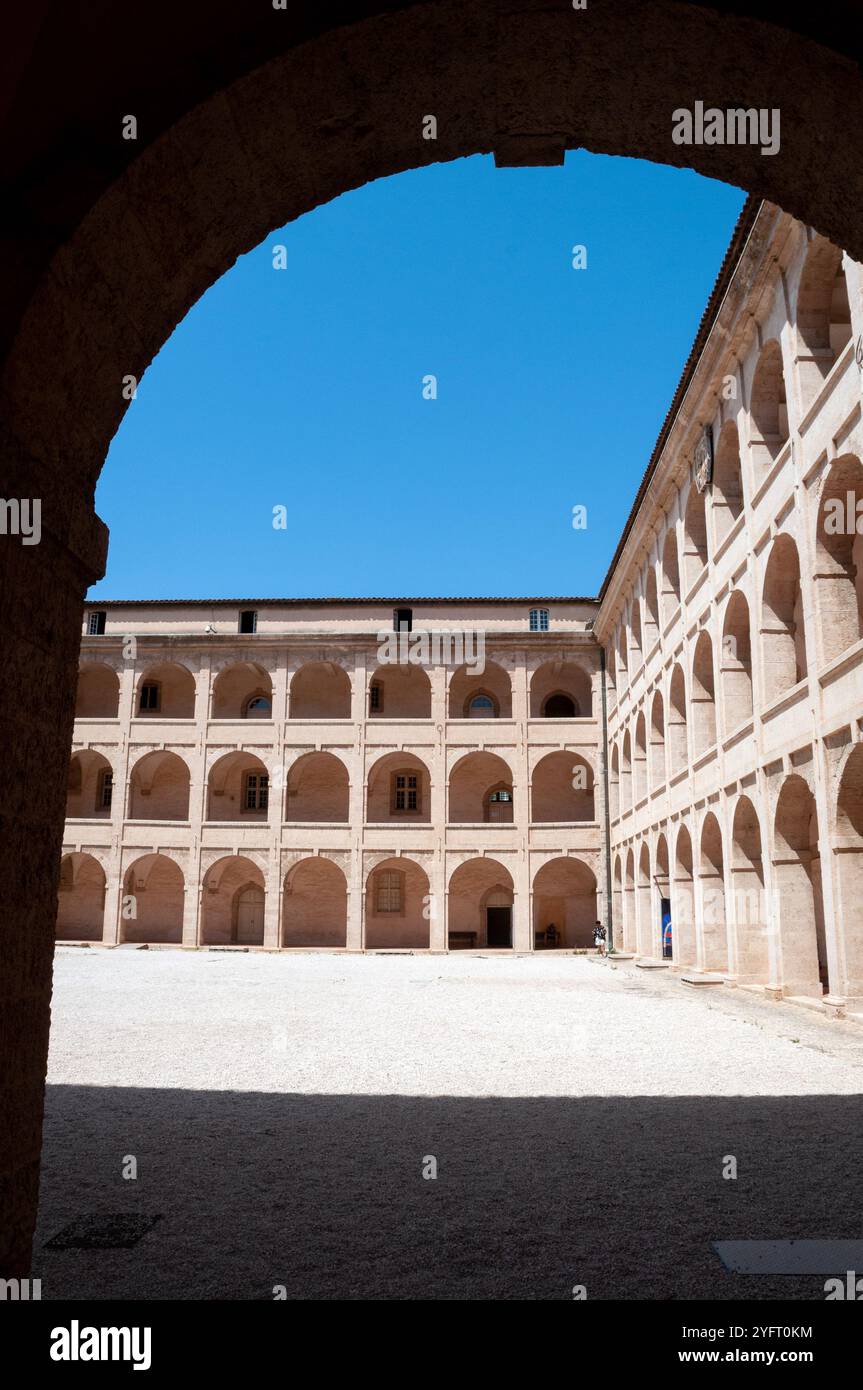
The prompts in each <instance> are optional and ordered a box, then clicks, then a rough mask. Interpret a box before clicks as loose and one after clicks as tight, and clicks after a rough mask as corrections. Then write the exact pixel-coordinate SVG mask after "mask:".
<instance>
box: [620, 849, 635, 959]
mask: <svg viewBox="0 0 863 1390" xmlns="http://www.w3.org/2000/svg"><path fill="white" fill-rule="evenodd" d="M623 949H624V951H626V952H630V951H632V952H634V951H635V949H636V920H635V856H634V854H633V852H632V849H628V850H627V852H626V869H625V877H624V889H623Z"/></svg>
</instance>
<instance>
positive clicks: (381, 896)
mask: <svg viewBox="0 0 863 1390" xmlns="http://www.w3.org/2000/svg"><path fill="white" fill-rule="evenodd" d="M375 910H376V911H377V912H401V910H402V875H401V874H400V873H398V871H397V870H392V871H385V872H383V873H379V874H377V875H376V876H375Z"/></svg>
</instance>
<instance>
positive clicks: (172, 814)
mask: <svg viewBox="0 0 863 1390" xmlns="http://www.w3.org/2000/svg"><path fill="white" fill-rule="evenodd" d="M402 606H411V604H410V601H409V600H405V601H404V604H403V605H402ZM241 607H242V605H235V607H234V609H233V611H232V612H231V614H230V616H228V615H227V612H226V609H225V608H224V607H222V606H212V605H209V604H206V603H202V604H199V605H196V604H191V603H190V604H186V605H180V606H176V605H172V604H165V605H160V604H152V605H137V604H136V605H123V604H118V605H113V604H107V605H104V611H106V613H107V622H106V627H105V633H104V635H93V636H88V635H85V636H84V639H83V644H82V658H81V669H82V672H84V673H85V675H84V680H83V682H82V692H81V695H80V698H79V711H85V710H86V711H87V713H83V712H79V715H78V718H77V720H76V725H75V742H74V752H75V756H76V758H77V759H78V761H79V762H80V764H81V772H82V777H81V784H82V788H81V791H80V792H77V793H75V794H74V796H73V794H72V793H70V798H72V799H70V807H71V808H72V810H71V811H70V818H69V820H68V823H67V830H66V843H65V845H64V853H66V854H67V855H68V854H74V853H82V854H88V853H90V854H92V855H93V856H94V857H95V858H96V859H98V862H99V864H101V865H102V868H103V870H104V874H105V892H104V899H105V901H104V913H102V914H100V915H99V916H100V923H101V925H100V928H99V931H98V933H94V932H93V928H92V926H91V927H89V928H88V930H89V932H90V934H96V935H99V936H101V937H102V939H103V940H104V941H105V942H106V943H114V942H116V941H118V940H127V941H144V940H149V941H152V942H154V943H157V944H180V943H182V944H183V945H185V946H187V947H194V946H196V945H231V944H236V945H244V944H245V945H250V946H254V945H263V946H265V947H267V948H269V949H280V948H282V947H284V948H291V947H306V948H314V947H321V948H327V949H332V948H339V947H340V948H342V949H344V948H345V947H347V949H349V950H362V949H387V948H392V949H429V948H431V949H433V950H446V949H448V946H449V945H451V944H452V945H455V946H459V947H463V946H464V945H465V942H466V940H470V942H471V944H476V945H477V946H482V945H485V944H486V943H487V933H486V921H487V915H488V910H489V907H491V908H495V909H498V917H497V920H498V922H499V921H500V910H502V909H505V908H506V907H507V906H509V907H510V909H511V913H510V931H511V938H510V939H511V941H512V944H513V946H514V947H515V948H516V949H519V950H531V949H533V946H534V941H535V931H536V930H542V931H544V930H545V927H546V925H547V923H545V922H543V924H542V927H541V928H540V927H539V926H538V923H537V920H536V918H537V911H538V903H535V902H534V881H535V878H536V876H537V874H538V873H539V872H540V871H541V870H542V869H543V867H544V866H546V865H548V864H554V863H555V862H556V861H558V860H562V861H563V862H564V863H565V864H568V863H572V864H576V865H578V866H580V867H583V870H584V877H583V878H582V879H581V880H579V881H580V882H581V883H582V885H583V884H584V883H587V884H588V897H589V899H590V901H589V914H588V910H587V905H586V904H587V898H585V904H584V914H583V915H584V918H585V921H586V920H587V915H589V917H590V923H591V925H592V923H593V920H594V919H595V917H597V916H601V915H603V913H604V888H605V884H604V876H603V872H602V862H603V861H602V843H603V820H604V800H603V794H602V779H601V776H600V775H599V769H600V767H601V755H600V731H601V718H600V714H601V697H600V671H599V665H600V653H599V647H598V644H597V643H596V641H595V639H594V638H593V636H592V633H591V632H590V630H589V628H588V626H587V624H588V622H589V621H590V620H591V619H592V618H593V617H594V616H595V614H596V611H597V606H596V604H595V603H590V602H588V601H581V600H576V601H567V600H560V601H556V600H536V601H529V600H525V601H524V602H521V603H519V604H514V603H510V602H509V601H508V600H504V601H501V602H500V603H499V604H494V603H490V602H485V603H483V602H478V603H475V604H474V603H469V602H464V601H459V600H454V601H453V602H452V604H451V605H444V604H440V603H439V604H435V605H429V608H428V610H427V611H423V609H422V607H421V605H420V603H418V602H414V603H413V605H412V607H413V633H412V634H411V636H412V637H413V636H414V635H415V634H418V633H419V632H421V631H423V630H425V629H426V627H427V628H428V630H433V631H436V632H438V633H440V634H453V633H460V632H465V631H467V630H470V631H471V632H472V633H474V634H482V636H483V638H484V639H485V641H486V643H487V645H486V650H485V654H484V655H485V659H484V661H483V662H481V663H477V661H476V660H474V659H471V660H470V661H469V662H468V661H467V660H466V661H465V664H463V665H462V666H458V665H455V664H446V663H441V662H438V664H435V663H434V661H430V662H429V664H428V665H416V664H413V663H408V664H405V665H399V664H392V663H387V662H382V660H381V655H380V645H381V644H380V640H379V634H380V633H389V634H390V635H391V634H392V624H393V607H394V604H391V603H387V604H383V603H382V604H380V605H377V606H375V605H373V606H371V607H369V606H367V605H364V604H362V603H357V604H356V605H350V604H348V603H347V602H345V603H340V604H336V605H332V604H330V603H322V604H320V605H319V606H317V607H315V605H313V604H309V605H307V606H306V607H302V606H300V607H295V606H293V605H285V606H283V607H280V606H279V605H278V603H275V602H273V603H272V604H271V605H269V606H266V607H265V606H264V605H263V604H262V605H260V606H259V607H258V609H257V612H258V625H257V631H256V632H254V633H249V634H247V633H240V632H239V631H238V627H239V623H240V611H241ZM531 608H543V609H545V610H547V612H548V614H549V629H548V631H531V630H530V610H531ZM89 611H90V610H88V613H89ZM214 614H215V615H216V616H217V618H218V623H216V624H214V623H211V621H210V620H211V618H212V617H213V615H214ZM86 621H87V617H86V615H85V623H86ZM208 626H216V627H217V630H216V631H214V632H207V631H206V629H207V627H208ZM131 639H134V640H131ZM449 650H450V649H449V648H448V647H447V646H446V644H444V646H443V647H442V653H443V654H446V653H447V652H448V651H449ZM465 656H467V651H466V652H465ZM480 665H481V666H482V669H479V667H480ZM97 670H98V679H95V678H94V677H93V675H92V673H93V672H94V671H97ZM147 682H149V683H151V684H158V687H159V697H158V706H157V708H147V709H142V708H141V687H142V685H143V684H145V683H147ZM375 683H378V684H379V685H380V687H381V689H382V695H381V696H379V697H378V699H377V707H373V706H372V701H371V689H372V686H373V684H375ZM477 695H480V696H488V697H489V699H488V703H485V702H482V703H480V704H479V705H477V706H473V705H472V703H471V702H472V701H473V699H474V697H475V696H477ZM560 695H563V696H564V697H565V698H568V699H570V700H572V702H573V706H572V707H573V708H576V707H577V708H578V710H579V714H578V715H577V716H573V717H566V716H560V715H551V716H547V715H546V714H544V713H543V709H544V705H545V702H546V701H547V699H548V698H549V697H557V696H560ZM109 697H110V698H109ZM258 697H262V698H263V699H264V700H266V701H267V702H268V705H267V706H264V707H261V706H260V705H252V704H251V703H250V702H252V701H254V700H256V699H258ZM554 708H560V706H559V705H558V706H554ZM100 711H101V713H100ZM103 768H109V769H110V770H111V772H112V774H113V778H114V790H113V800H112V804H111V807H110V808H109V809H104V808H103V809H102V810H101V811H97V810H96V808H95V797H96V793H97V789H98V771H99V769H103ZM247 774H253V775H255V776H257V777H259V778H260V777H261V776H262V775H264V776H266V777H267V779H268V791H267V801H268V804H267V806H266V808H261V807H255V808H254V809H251V808H248V807H247V806H246V788H247V782H246V777H247ZM394 774H408V775H416V776H417V777H418V787H417V790H418V791H419V797H420V800H419V811H418V813H416V814H413V813H410V812H408V813H407V814H400V813H399V812H398V811H396V810H394V796H395V794H396V790H397V788H396V787H395V785H394V782H393V776H394ZM405 790H407V788H405ZM495 790H506V791H511V793H512V801H511V802H509V803H506V802H504V803H495V804H494V805H492V803H491V802H490V795H491V793H492V792H494V791H495ZM232 863H234V864H235V865H236V866H237V869H236V874H233V873H230V872H227V870H226V865H231V864H232ZM382 864H386V865H389V867H390V868H391V869H393V870H394V871H396V872H400V873H402V874H403V875H404V901H403V903H402V905H401V909H400V911H398V912H394V913H385V912H379V911H377V908H376V905H375V904H376V901H377V900H376V897H375V882H376V880H375V874H376V873H377V872H378V871H380V866H381V865H382ZM130 880H131V882H132V887H130V886H129V882H130ZM135 882H138V883H141V884H143V885H144V886H143V889H142V890H141V891H139V892H136V891H135V889H134V883H135ZM253 890H254V891H253ZM480 890H481V891H480ZM488 894H491V900H490V901H487V897H488ZM129 898H133V899H134V903H133V904H132V905H131V907H130V905H129V902H128V901H127V899H129ZM580 910H581V909H579V911H580ZM93 911H94V909H93V905H92V903H91V904H90V905H89V906H88V908H87V910H86V912H84V911H83V909H82V915H81V916H80V919H79V918H78V917H76V916H75V915H74V914H72V913H71V912H70V910H69V909H66V915H65V916H64V917H62V918H61V919H60V920H61V927H62V931H63V933H64V935H67V936H68V935H69V934H70V933H71V932H72V931H73V929H74V926H75V923H76V922H77V921H78V920H80V921H81V924H82V936H83V935H84V934H85V933H84V931H83V927H84V926H86V925H87V923H88V922H91V921H92V918H93ZM130 911H134V912H135V913H136V915H135V916H134V917H132V918H128V917H127V916H125V915H124V913H128V912H130ZM564 915H566V912H564ZM571 915H572V913H571V910H570V911H569V917H567V920H569V919H570V918H571ZM85 918H86V921H85ZM450 931H454V932H457V933H458V932H461V933H475V937H474V938H465V937H460V938H458V939H457V940H456V941H455V942H454V943H450V941H449V932H450ZM581 936H582V937H584V932H582V933H581ZM572 939H574V938H573V933H572V931H568V934H567V938H566V942H565V944H567V945H569V944H571V940H572ZM540 944H544V943H543V942H540ZM578 944H588V943H587V940H586V938H585V939H584V940H583V941H582V939H581V937H580V938H579V942H578Z"/></svg>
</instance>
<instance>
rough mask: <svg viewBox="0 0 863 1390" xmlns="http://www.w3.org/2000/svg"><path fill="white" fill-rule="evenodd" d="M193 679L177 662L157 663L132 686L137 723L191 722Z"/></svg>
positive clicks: (187, 670) (142, 673) (193, 708)
mask: <svg viewBox="0 0 863 1390" xmlns="http://www.w3.org/2000/svg"><path fill="white" fill-rule="evenodd" d="M194 717H195V677H194V676H193V675H192V673H191V671H190V670H189V668H188V667H187V666H184V665H183V664H182V663H181V662H179V661H159V662H155V663H154V664H153V665H152V666H148V667H147V668H146V669H145V670H144V671H142V672H141V674H140V676H139V677H138V679H137V681H136V682H135V718H136V719H194Z"/></svg>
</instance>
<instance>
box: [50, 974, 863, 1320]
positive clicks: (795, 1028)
mask: <svg viewBox="0 0 863 1390" xmlns="http://www.w3.org/2000/svg"><path fill="white" fill-rule="evenodd" d="M54 982H55V983H54V1009H53V1031H52V1042H51V1055H50V1059H49V1077H48V1079H49V1087H48V1096H47V1105H46V1129H45V1159H44V1168H43V1180H42V1198H41V1207H40V1222H39V1229H38V1233H37V1240H36V1246H35V1255H34V1271H33V1272H34V1276H35V1277H41V1279H42V1281H43V1284H42V1291H43V1298H84V1299H86V1298H95V1297H113V1298H124V1299H125V1298H216V1299H219V1298H221V1299H235V1298H239V1299H261V1298H272V1297H273V1289H274V1287H276V1286H279V1285H281V1286H284V1288H285V1289H286V1291H287V1296H288V1297H289V1298H303V1297H311V1298H389V1299H400V1298H457V1299H492V1298H494V1299H513V1298H516V1299H571V1298H572V1289H573V1286H575V1285H585V1286H586V1288H587V1295H588V1297H589V1298H600V1299H602V1298H626V1299H634V1298H639V1299H669V1298H705V1299H706V1298H766V1299H771V1298H781V1297H792V1298H802V1299H808V1298H823V1296H824V1295H823V1286H824V1279H823V1278H822V1277H820V1276H819V1277H815V1276H807V1277H805V1278H804V1277H794V1278H789V1277H785V1278H777V1277H775V1276H763V1275H762V1276H751V1275H749V1276H744V1275H738V1274H730V1273H728V1272H727V1271H726V1270H725V1269H724V1268H723V1266H722V1265H721V1263H720V1261H719V1259H718V1257H717V1256H716V1254H715V1253H714V1251H713V1250H712V1248H711V1242H712V1241H714V1240H733V1239H790V1238H795V1237H800V1238H806V1237H812V1238H822V1239H827V1238H836V1239H842V1238H847V1239H853V1238H859V1236H860V1233H861V1188H860V1181H859V1162H860V1135H861V1133H863V1124H861V1121H863V1099H861V1093H863V1031H861V1029H860V1028H858V1027H857V1026H855V1025H852V1024H847V1023H840V1022H834V1021H829V1020H823V1019H821V1018H820V1017H817V1016H814V1015H812V1014H810V1013H809V1012H808V1011H806V1010H802V1009H798V1008H795V1007H794V1006H789V1005H779V1004H774V1003H769V1002H766V1001H762V1000H760V999H758V998H757V997H754V996H752V995H749V994H745V993H743V992H742V991H725V990H722V989H714V990H712V991H703V992H695V991H692V990H688V989H687V988H686V987H685V986H682V985H681V984H680V983H679V982H678V981H677V980H676V979H673V978H671V977H670V976H669V975H668V974H667V973H665V972H650V973H647V972H642V971H639V970H636V969H635V968H634V967H633V966H632V965H631V964H630V963H626V964H619V965H616V966H614V965H612V964H611V963H609V962H601V961H596V960H593V959H588V958H586V957H573V956H565V955H559V956H558V955H554V954H552V953H551V952H548V953H543V954H540V955H537V956H533V957H477V956H471V955H467V954H455V955H451V956H448V957H432V956H407V955H393V956H364V957H363V956H341V957H340V956H326V955H313V954H309V955H304V954H296V955H293V954H292V955H290V956H288V955H269V954H267V955H264V954H260V955H254V954H246V953H229V952H202V953H189V954H185V953H181V952H175V951H140V950H130V949H126V948H124V949H119V950H115V951H101V950H82V949H75V948H63V947H60V948H58V951H57V955H56V960H55V972H54ZM129 1155H131V1156H134V1158H135V1159H136V1161H137V1178H136V1179H134V1180H129V1179H124V1177H123V1167H124V1161H125V1160H126V1156H129ZM727 1155H733V1156H734V1157H735V1158H736V1160H737V1171H738V1176H737V1179H736V1180H725V1179H723V1177H722V1170H723V1162H724V1159H725V1157H726V1156H727ZM429 1156H432V1157H434V1158H435V1159H436V1162H437V1177H436V1178H435V1179H427V1178H424V1177H423V1168H424V1164H425V1166H426V1168H428V1167H429V1165H428V1163H427V1162H426V1160H427V1158H428V1157H429ZM126 1166H127V1168H128V1166H129V1165H128V1163H127V1164H126ZM124 1213H125V1214H139V1215H141V1216H144V1217H151V1218H155V1217H158V1220H157V1221H156V1222H155V1224H154V1225H153V1226H152V1227H151V1229H150V1230H148V1231H147V1233H146V1234H144V1235H143V1236H142V1238H141V1239H140V1240H139V1241H138V1243H137V1244H134V1245H132V1246H131V1247H129V1248H120V1249H117V1248H108V1249H86V1248H85V1249H81V1248H70V1249H51V1248H46V1242H48V1241H49V1240H50V1239H51V1238H52V1237H54V1236H56V1235H57V1233H58V1232H60V1231H61V1230H62V1229H63V1228H65V1227H66V1226H67V1225H69V1224H70V1223H71V1222H74V1221H76V1220H79V1219H82V1218H93V1217H109V1216H117V1215H119V1214H124Z"/></svg>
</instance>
